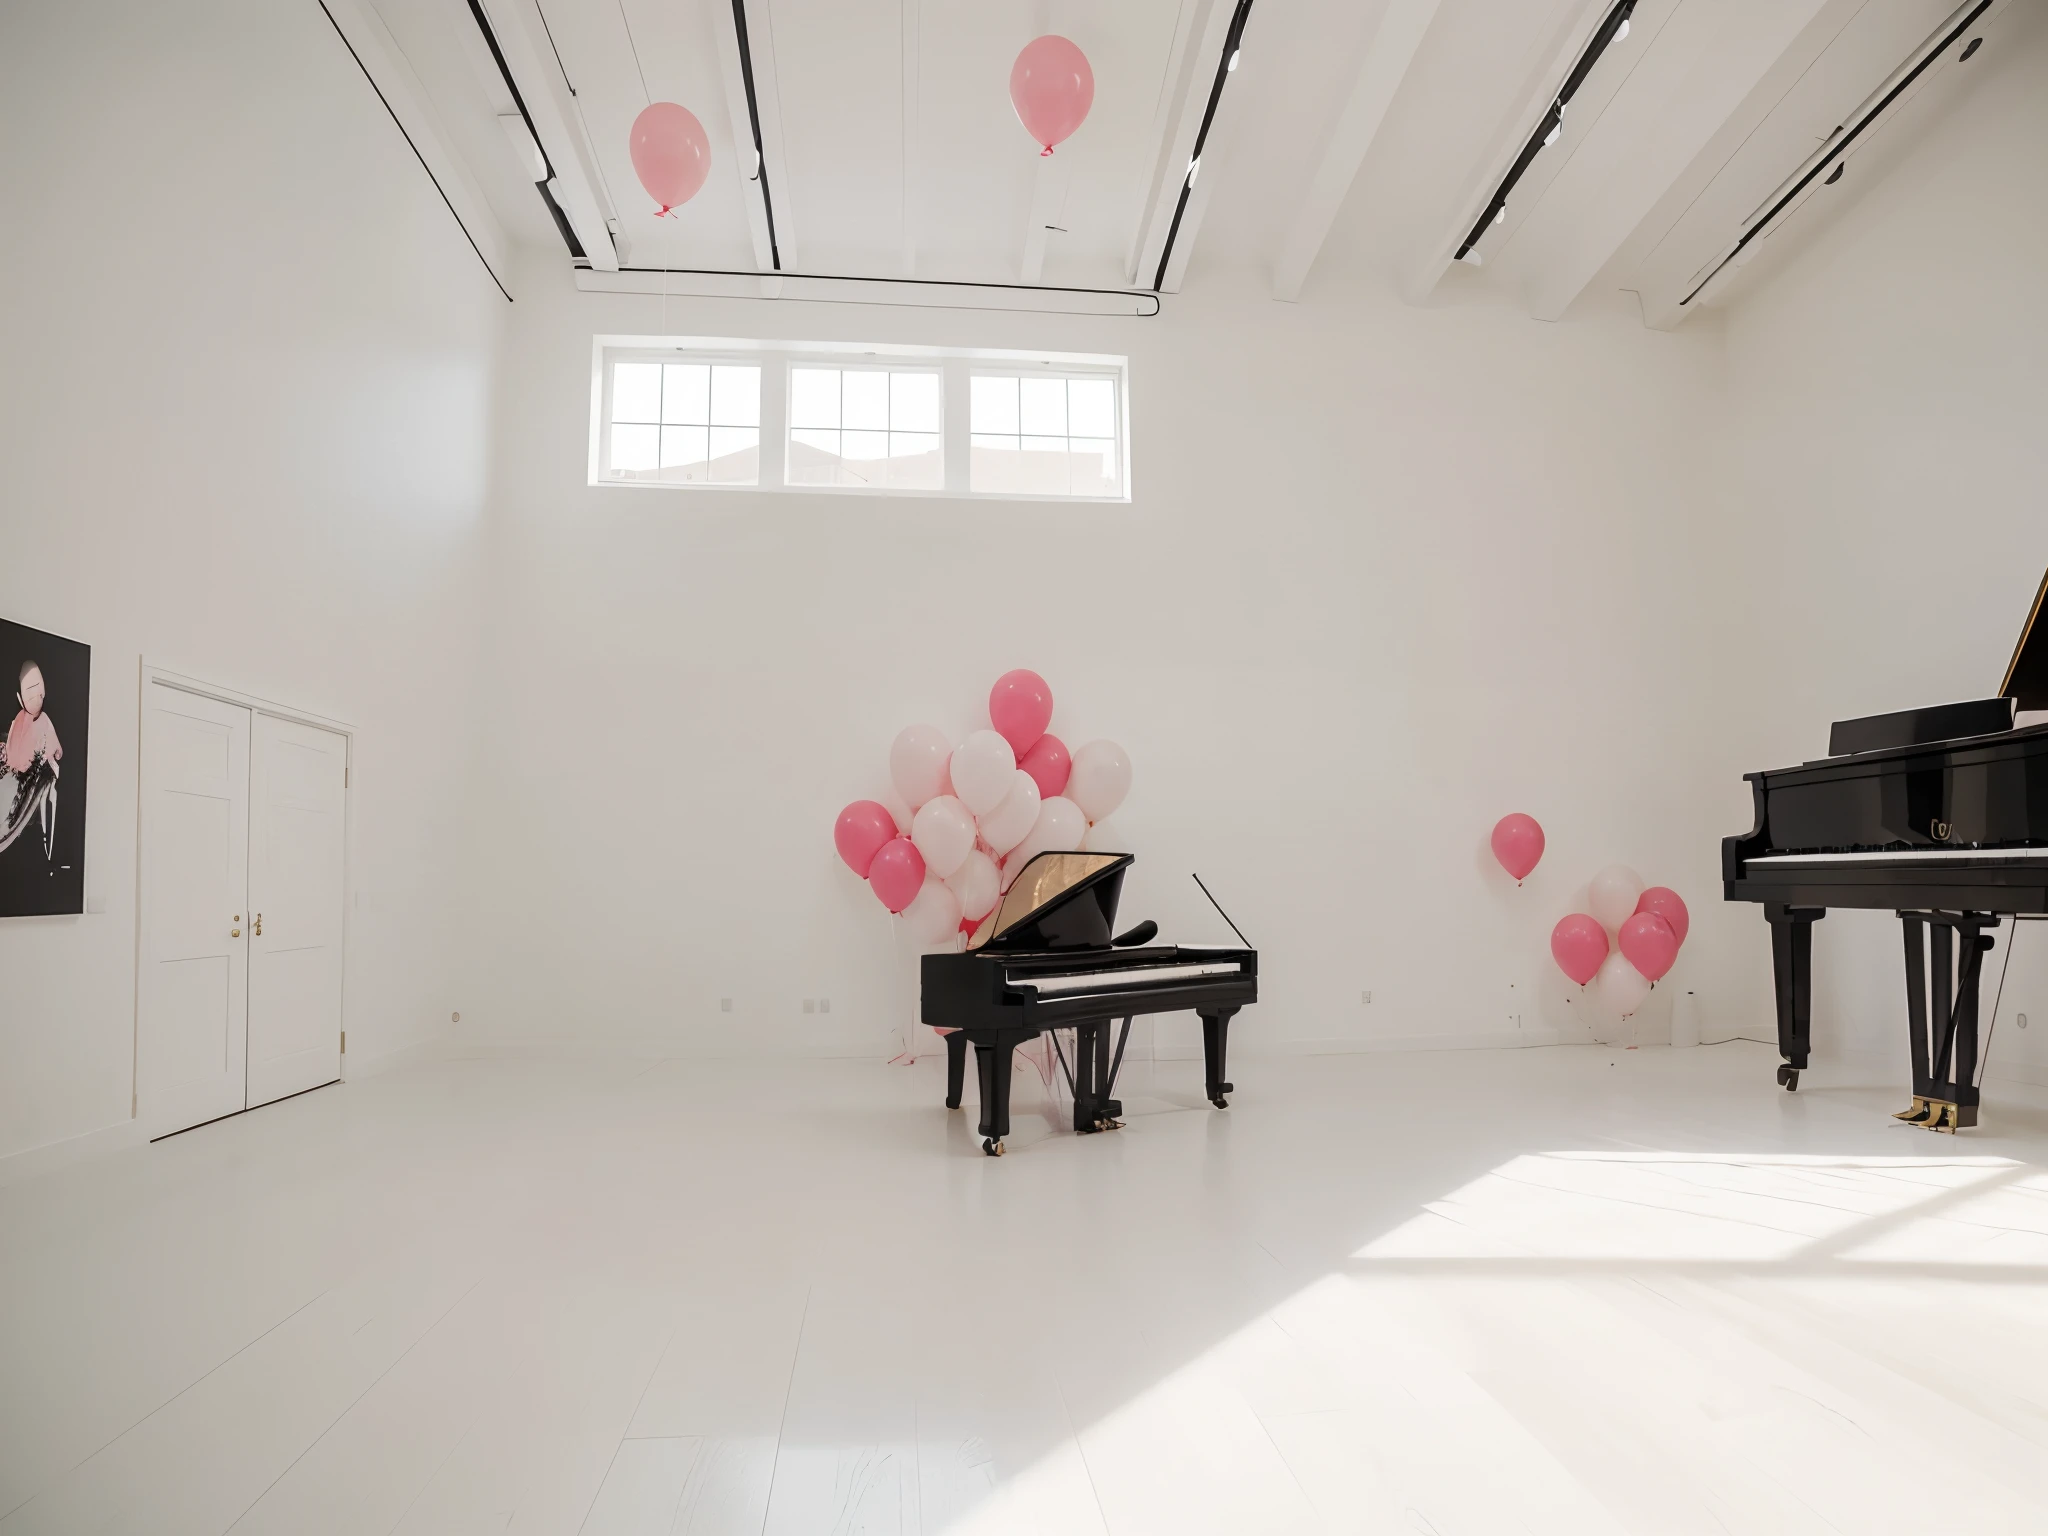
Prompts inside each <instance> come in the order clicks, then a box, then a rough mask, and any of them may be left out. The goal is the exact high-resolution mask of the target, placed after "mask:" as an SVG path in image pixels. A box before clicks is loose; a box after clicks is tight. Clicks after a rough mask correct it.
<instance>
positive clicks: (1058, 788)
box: [1017, 733, 1074, 800]
mask: <svg viewBox="0 0 2048 1536" xmlns="http://www.w3.org/2000/svg"><path fill="white" fill-rule="evenodd" d="M1017 766H1018V767H1019V768H1022V769H1023V770H1024V771H1025V772H1026V773H1028V774H1030V775H1031V777H1032V778H1033V779H1035V780H1036V781H1037V783H1038V793H1039V795H1040V797H1041V798H1043V799H1046V800H1050V799H1051V798H1052V797H1053V796H1054V795H1057V794H1060V793H1063V792H1064V791H1065V789H1066V787H1067V775H1068V774H1070V773H1072V772H1073V771H1074V759H1073V758H1072V757H1071V756H1069V755H1068V752H1067V744H1066V743H1065V742H1063V741H1061V740H1060V739H1059V737H1057V736H1054V735H1052V734H1050V733H1047V734H1046V735H1044V736H1041V737H1039V738H1038V740H1037V741H1035V742H1033V743H1032V744H1031V750H1030V751H1029V752H1026V753H1025V754H1024V755H1023V756H1022V757H1020V758H1018V759H1017Z"/></svg>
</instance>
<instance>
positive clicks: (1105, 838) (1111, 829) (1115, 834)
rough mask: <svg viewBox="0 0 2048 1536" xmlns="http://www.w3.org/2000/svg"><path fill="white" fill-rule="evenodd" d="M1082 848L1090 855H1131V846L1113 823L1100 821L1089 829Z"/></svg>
mask: <svg viewBox="0 0 2048 1536" xmlns="http://www.w3.org/2000/svg"><path fill="white" fill-rule="evenodd" d="M1081 846H1082V847H1083V848H1086V849H1087V850H1088V851H1089V852H1090V853H1129V852H1130V851H1131V845H1130V844H1129V843H1127V842H1125V841H1124V835H1123V833H1122V832H1120V831H1118V830H1117V825H1116V823H1115V822H1113V821H1098V822H1096V823H1095V825H1094V826H1092V827H1090V828H1089V829H1088V836H1087V838H1086V839H1085V840H1084V841H1083V842H1082V844H1081Z"/></svg>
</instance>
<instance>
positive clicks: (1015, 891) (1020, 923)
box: [967, 853, 1134, 949]
mask: <svg viewBox="0 0 2048 1536" xmlns="http://www.w3.org/2000/svg"><path fill="white" fill-rule="evenodd" d="M1133 861H1134V856H1133V855H1131V854H1128V853H1041V854H1039V855H1037V856H1036V857H1035V858H1033V859H1032V860H1031V862H1030V863H1029V864H1026V865H1025V866H1024V868H1023V869H1022V870H1020V871H1019V872H1018V875H1017V878H1016V879H1015V880H1013V881H1012V882H1010V888H1009V889H1008V890H1007V891H1005V892H1004V893H1003V899H1002V900H1001V901H999V902H997V903H996V906H995V910H994V911H993V912H991V913H989V915H988V916H987V917H984V918H983V919H982V920H981V924H980V926H979V927H977V928H976V929H975V930H974V935H973V937H972V938H970V939H968V941H967V947H968V948H969V949H980V948H981V947H982V946H983V945H984V944H987V943H989V942H990V941H991V940H994V939H1000V938H1003V937H1004V936H1006V935H1008V934H1013V933H1018V932H1019V931H1020V930H1023V929H1025V928H1029V927H1030V926H1031V925H1032V924H1034V923H1036V922H1038V921H1039V920H1040V919H1041V918H1043V917H1044V916H1045V915H1046V914H1047V913H1049V912H1052V911H1054V910H1055V909H1057V908H1060V907H1063V906H1065V905H1066V904H1067V903H1069V902H1073V901H1078V900H1080V899H1081V898H1082V897H1083V896H1084V895H1085V894H1086V893H1087V892H1089V891H1091V890H1097V888H1098V887H1101V886H1103V885H1104V883H1105V882H1110V881H1114V884H1115V885H1121V884H1122V883H1123V871H1124V870H1125V869H1127V868H1129V867H1130V865H1131V864H1132V862H1133ZM1097 894H1098V898H1101V897H1106V898H1107V908H1106V910H1105V911H1104V912H1103V914H1102V916H1101V918H1100V922H1101V925H1102V927H1103V929H1104V932H1103V937H1102V939H1101V942H1102V943H1104V944H1107V943H1108V942H1109V937H1108V927H1109V926H1110V925H1111V924H1112V923H1113V922H1114V921H1115V918H1116V892H1115V890H1114V888H1113V887H1112V888H1111V889H1110V890H1107V891H1097ZM1091 917H1092V914H1091ZM1088 926H1089V927H1093V926H1095V923H1094V922H1092V921H1091V922H1090V923H1089V924H1088Z"/></svg>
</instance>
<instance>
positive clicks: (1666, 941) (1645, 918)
mask: <svg viewBox="0 0 2048 1536" xmlns="http://www.w3.org/2000/svg"><path fill="white" fill-rule="evenodd" d="M1621 953H1622V956H1623V958H1624V959H1626V960H1627V961H1628V963H1629V964H1630V965H1632V966H1634V967H1635V968H1636V969H1637V970H1639V971H1641V972H1642V973H1643V974H1644V975H1645V976H1647V977H1649V978H1650V980H1652V981H1656V980H1657V979H1658V978H1659V977H1661V976H1662V975H1663V974H1664V973H1665V972H1666V971H1668V970H1670V969H1671V963H1672V962H1673V961H1674V960H1676V959H1677V958H1678V935H1677V934H1675V933H1673V932H1672V931H1671V925H1670V924H1669V923H1667V922H1665V921H1664V919H1663V918H1661V917H1659V916H1658V915H1657V914H1656V913H1654V912H1638V913H1637V914H1636V915H1635V916H1634V917H1632V918H1630V919H1629V920H1628V921H1627V922H1625V923H1623V924H1622V925H1621Z"/></svg>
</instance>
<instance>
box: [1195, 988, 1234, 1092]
mask: <svg viewBox="0 0 2048 1536" xmlns="http://www.w3.org/2000/svg"><path fill="white" fill-rule="evenodd" d="M1236 1012H1237V1010H1236V1009H1235V1008H1223V1009H1219V1010H1217V1011H1216V1012H1215V1013H1205V1014H1203V1015H1202V1068H1203V1072H1204V1074H1205V1076H1206V1079H1207V1080H1206V1081H1205V1082H1204V1083H1203V1085H1202V1087H1203V1092H1204V1093H1206V1094H1207V1095H1208V1099H1209V1102H1210V1103H1211V1104H1214V1105H1215V1106H1216V1107H1217V1108H1218V1109H1228V1108H1230V1100H1228V1099H1226V1098H1225V1097H1224V1095H1225V1094H1226V1093H1233V1092H1235V1091H1236V1090H1235V1089H1234V1088H1233V1087H1232V1086H1231V1085H1230V1084H1229V1083H1227V1082H1225V1081H1224V1080H1223V1067H1224V1054H1225V1052H1226V1051H1227V1050H1228V1048H1229V1045H1230V1018H1231V1015H1232V1014H1234V1013H1236Z"/></svg>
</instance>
